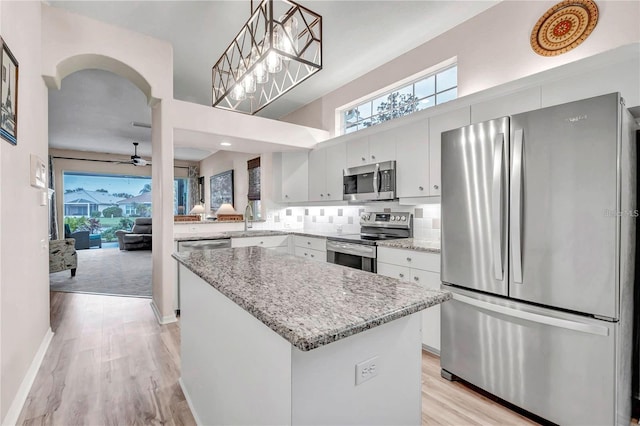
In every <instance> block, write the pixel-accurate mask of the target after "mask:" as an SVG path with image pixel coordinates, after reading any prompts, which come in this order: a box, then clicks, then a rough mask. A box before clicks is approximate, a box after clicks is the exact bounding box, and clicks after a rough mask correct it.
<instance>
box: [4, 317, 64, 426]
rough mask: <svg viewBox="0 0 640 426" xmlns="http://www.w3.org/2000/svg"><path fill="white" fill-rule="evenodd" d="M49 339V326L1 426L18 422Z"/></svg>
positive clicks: (50, 332)
mask: <svg viewBox="0 0 640 426" xmlns="http://www.w3.org/2000/svg"><path fill="white" fill-rule="evenodd" d="M51 339H53V332H52V331H51V328H49V329H48V330H47V332H46V334H45V335H44V337H43V339H42V342H41V343H40V347H39V348H38V352H36V355H35V356H34V357H33V361H31V365H30V366H29V369H28V370H27V372H26V374H25V375H24V379H22V383H21V384H20V387H19V388H18V392H16V396H15V398H13V402H12V403H11V406H10V407H9V411H7V415H6V416H5V417H4V419H3V421H2V425H3V426H9V425H15V424H16V423H17V422H18V417H20V413H21V412H22V408H23V407H24V404H25V402H26V401H27V397H28V396H29V392H30V391H31V386H33V382H34V381H35V379H36V375H37V374H38V370H40V366H41V365H42V361H43V360H44V356H45V354H46V353H47V349H49V344H50V343H51Z"/></svg>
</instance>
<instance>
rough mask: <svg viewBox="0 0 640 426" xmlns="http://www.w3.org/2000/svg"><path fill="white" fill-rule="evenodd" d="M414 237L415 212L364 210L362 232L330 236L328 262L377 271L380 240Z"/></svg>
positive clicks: (361, 219) (361, 223)
mask: <svg viewBox="0 0 640 426" xmlns="http://www.w3.org/2000/svg"><path fill="white" fill-rule="evenodd" d="M411 237H413V215H412V214H411V213H396V212H393V213H363V214H362V216H360V233H359V234H347V235H340V236H332V237H327V262H329V263H335V264H338V265H342V266H348V267H350V268H355V269H361V270H363V271H368V272H377V269H378V268H377V264H376V258H377V244H378V241H381V240H396V239H399V238H411Z"/></svg>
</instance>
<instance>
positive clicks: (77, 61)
mask: <svg viewBox="0 0 640 426" xmlns="http://www.w3.org/2000/svg"><path fill="white" fill-rule="evenodd" d="M65 38H66V37H65ZM75 48H76V49H79V50H82V47H81V46H76V47H75ZM106 48H107V45H104V44H101V43H96V45H95V46H94V48H93V49H92V50H95V51H99V50H101V49H106ZM71 50H74V49H71ZM85 51H86V50H85ZM50 59H51V61H50V62H49V63H45V64H43V66H44V70H45V74H44V75H43V78H44V80H45V82H46V83H47V85H48V86H49V89H50V90H57V89H59V88H60V85H61V82H62V79H63V78H64V77H66V76H68V75H70V74H72V73H74V72H77V71H81V70H87V69H89V70H90V69H98V70H104V71H110V72H112V73H114V74H117V75H119V76H121V77H123V78H126V79H127V80H129V81H130V82H131V83H133V84H134V85H135V86H136V87H138V89H140V90H141V91H142V92H143V93H144V94H145V96H146V99H147V103H148V105H149V106H151V108H152V113H151V146H152V163H153V164H154V167H153V170H152V173H151V182H152V183H151V185H152V201H153V204H154V210H153V214H152V215H153V223H154V226H153V242H152V245H153V246H152V262H153V266H152V294H153V295H152V302H151V306H152V308H153V310H154V313H155V315H156V317H157V319H158V321H159V322H160V323H169V322H173V321H175V320H176V318H175V313H174V311H173V298H174V291H173V288H174V285H175V283H174V279H173V277H174V270H175V265H174V264H173V261H172V259H171V253H172V249H173V214H172V213H173V206H172V199H173V197H168V196H163V193H164V192H166V191H169V190H170V188H173V178H174V173H173V134H172V133H173V129H172V126H171V115H170V103H171V100H172V98H171V96H167V93H170V92H168V89H167V87H166V86H167V84H164V83H166V82H157V84H152V83H151V82H150V79H149V78H146V77H144V76H143V75H142V74H141V73H140V72H138V71H137V69H136V68H135V66H134V65H129V64H127V63H125V62H123V60H121V59H118V58H114V57H112V56H108V55H104V54H99V53H94V54H87V53H78V54H72V55H64V54H63V55H61V58H60V59H59V60H58V59H57V58H50ZM143 59H144V57H143V58H142V59H135V55H134V59H131V61H133V62H135V61H136V60H138V61H141V60H143ZM45 62H46V61H45ZM51 64H54V66H53V67H52V68H50V69H51V70H52V71H53V72H50V73H48V74H47V73H46V70H47V69H48V68H49V67H48V65H51ZM146 65H147V64H146V63H145V64H144V66H143V68H144V67H145V66H146ZM167 68H168V69H169V71H171V68H172V64H167ZM155 78H156V79H157V77H155ZM168 86H169V87H170V86H171V84H170V83H169V84H168ZM156 93H162V94H164V95H165V96H163V97H161V98H159V97H157V96H155V94H156Z"/></svg>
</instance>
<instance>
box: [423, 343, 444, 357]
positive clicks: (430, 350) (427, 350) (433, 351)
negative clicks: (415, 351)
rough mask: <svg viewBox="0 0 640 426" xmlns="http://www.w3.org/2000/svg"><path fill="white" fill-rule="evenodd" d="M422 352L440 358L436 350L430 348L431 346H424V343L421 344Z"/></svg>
mask: <svg viewBox="0 0 640 426" xmlns="http://www.w3.org/2000/svg"><path fill="white" fill-rule="evenodd" d="M422 350H423V351H425V352H429V353H430V354H433V355H436V356H440V351H439V350H437V349H436V348H432V347H431V346H428V345H425V344H424V343H423V344H422Z"/></svg>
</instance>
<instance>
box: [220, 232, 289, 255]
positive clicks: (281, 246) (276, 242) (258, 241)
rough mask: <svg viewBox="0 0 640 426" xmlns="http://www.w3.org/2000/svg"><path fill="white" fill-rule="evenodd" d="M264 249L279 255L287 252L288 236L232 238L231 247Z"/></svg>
mask: <svg viewBox="0 0 640 426" xmlns="http://www.w3.org/2000/svg"><path fill="white" fill-rule="evenodd" d="M253 246H258V247H264V248H268V249H273V250H275V251H277V252H279V253H288V252H289V236H288V235H273V236H268V237H241V238H232V239H231V247H233V248H236V247H253Z"/></svg>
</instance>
